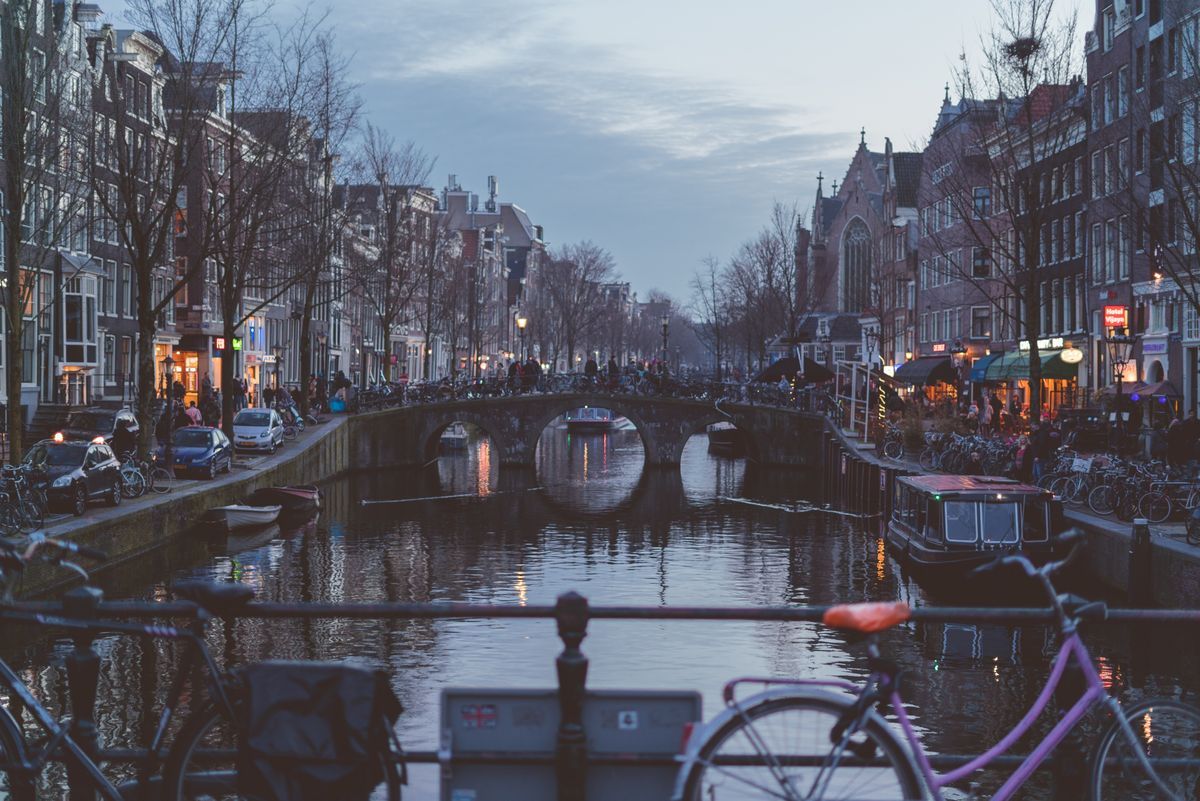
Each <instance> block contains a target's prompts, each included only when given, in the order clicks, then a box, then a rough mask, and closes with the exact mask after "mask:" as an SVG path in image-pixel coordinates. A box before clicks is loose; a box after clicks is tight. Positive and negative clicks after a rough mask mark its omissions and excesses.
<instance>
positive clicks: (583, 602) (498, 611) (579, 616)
mask: <svg viewBox="0 0 1200 801" xmlns="http://www.w3.org/2000/svg"><path fill="white" fill-rule="evenodd" d="M100 597H101V594H100V593H99V592H97V591H96V590H93V589H90V588H83V589H78V590H73V591H71V592H69V593H68V594H67V597H66V601H65V603H55V602H20V603H15V604H10V605H8V606H6V607H4V608H3V609H0V620H3V619H4V616H5V612H8V611H10V610H11V611H12V612H16V613H19V614H20V613H24V614H26V615H27V614H28V613H30V612H33V613H37V614H39V615H40V616H42V618H43V619H44V620H45V623H44V625H45V626H46V627H48V628H54V618H55V616H58V615H63V614H69V615H70V617H71V619H72V620H75V621H78V620H84V621H87V622H89V624H90V625H93V626H94V629H95V631H94V632H91V633H86V632H85V633H81V632H80V631H79V629H77V628H76V629H72V637H73V638H74V641H75V654H76V655H78V654H83V655H84V656H85V658H86V659H88V660H89V661H91V660H98V659H99V658H100V657H99V656H98V655H97V654H96V651H95V648H94V647H93V637H94V636H96V635H98V634H99V633H100V632H102V631H104V629H105V626H104V621H108V622H110V623H111V622H112V621H114V620H147V619H153V620H171V619H193V618H195V617H196V615H197V607H196V606H195V605H194V604H192V603H190V602H158V603H148V602H131V601H102V600H100ZM64 608H65V609H69V610H70V612H69V613H64ZM828 608H829V607H827V606H759V607H729V606H654V607H651V606H619V605H606V606H592V605H590V604H589V603H588V601H587V599H586V598H584V597H583V596H581V595H579V594H577V593H574V592H568V593H566V594H564V595H561V596H559V598H558V599H557V602H556V603H555V604H554V605H537V604H535V605H520V606H518V605H499V604H471V603H392V602H382V603H354V604H344V603H320V602H316V603H278V602H252V603H248V604H246V605H244V606H241V607H239V608H237V610H236V612H231V613H229V614H227V615H224V614H223V615H221V617H222V619H237V618H265V619H284V618H288V619H302V620H312V619H356V620H361V619H372V620H390V621H397V620H448V619H456V620H467V619H478V620H484V619H525V620H528V619H544V620H553V621H554V622H555V624H556V626H557V632H558V635H559V637H560V639H561V640H562V642H563V646H564V647H563V650H562V651H561V652H560V653H559V654H558V655H557V656H556V657H555V666H556V674H557V676H558V678H559V686H558V688H557V690H558V700H559V705H560V708H561V718H560V719H561V721H562V723H561V724H560V726H559V729H558V733H557V747H556V749H555V752H554V754H553V755H552V756H547V757H546V758H545V759H542V760H541V762H542V763H543V764H544V763H552V764H553V765H554V766H555V770H556V774H557V779H558V787H559V798H571V799H580V801H581V800H582V799H583V798H584V783H585V774H586V767H587V765H588V764H589V761H591V762H592V763H593V764H611V763H612V757H609V758H608V759H607V760H606V759H603V758H601V759H595V758H591V757H589V755H588V753H587V747H586V741H587V736H586V735H587V733H586V732H584V731H582V728H581V727H582V720H583V716H582V708H581V707H582V704H583V700H584V698H585V689H586V688H585V683H586V676H587V668H588V657H587V656H586V655H585V654H584V652H583V650H582V648H581V643H582V642H583V640H584V638H585V637H586V636H587V633H588V626H589V624H590V623H591V622H592V621H609V620H675V621H682V620H689V621H746V622H751V621H758V622H776V623H797V622H808V623H819V622H821V621H822V620H823V618H824V615H825V612H826V611H827V610H828ZM1078 617H1079V618H1080V619H1082V620H1084V621H1087V622H1089V623H1100V624H1108V625H1112V624H1124V625H1142V626H1144V625H1146V624H1151V623H1158V624H1171V625H1176V626H1177V625H1186V626H1189V627H1191V626H1200V609H1119V608H1118V609H1110V608H1107V607H1106V606H1104V605H1102V604H1089V605H1087V606H1084V607H1081V608H1080V609H1079V611H1078ZM909 620H910V621H911V622H912V623H917V624H942V623H958V624H984V625H987V624H991V625H1006V626H1013V627H1024V626H1039V625H1048V624H1051V623H1053V622H1054V620H1055V614H1054V612H1053V610H1051V609H1048V608H1046V609H1040V608H993V607H916V608H914V609H912V611H911V616H910V618H909ZM130 636H134V635H130ZM145 636H153V634H152V633H150V634H146V635H145ZM98 675H99V672H98V671H94V670H93V671H81V672H79V673H76V674H72V673H71V672H70V671H68V681H78V680H82V681H86V682H90V683H89V684H88V685H87V686H71V687H70V688H69V689H70V692H69V695H70V697H71V699H72V707H73V708H72V722H71V727H72V730H75V731H88V732H95V731H96V722H95V700H96V697H97V683H98ZM1060 703H1061V701H1060ZM1068 703H1069V700H1068ZM711 715H712V712H711V711H710V713H709V715H708V716H709V717H711ZM929 726H930V727H931V728H936V723H935V722H934V721H930V722H929ZM1070 746H1071V741H1070V740H1068V741H1067V742H1066V743H1064V744H1062V745H1060V746H1059V748H1057V749H1056V751H1055V753H1054V755H1053V756H1052V758H1051V759H1050V760H1047V762H1046V763H1044V764H1043V765H1041V766H1040V767H1039V770H1048V771H1050V773H1051V774H1052V776H1053V782H1054V798H1055V799H1068V798H1070V799H1075V798H1081V797H1083V795H1084V792H1083V786H1082V783H1083V782H1084V776H1085V771H1084V769H1083V768H1084V755H1083V753H1082V750H1081V749H1079V748H1078V747H1070ZM99 756H100V758H101V759H102V760H103V761H107V762H112V763H135V764H142V765H145V764H148V763H150V762H151V759H150V755H149V754H148V752H147V750H146V749H144V748H142V749H137V748H133V749H129V748H126V749H113V748H110V749H104V748H101V749H99ZM976 756H977V755H976V754H956V753H940V754H936V755H931V757H930V759H931V763H932V765H933V767H935V768H937V769H941V770H947V769H951V768H954V767H958V766H961V765H963V764H966V763H967V762H968V761H970V760H971V759H974V758H975V757H976ZM405 758H406V760H407V761H409V762H412V763H429V764H441V765H442V767H443V768H444V769H446V768H448V767H449V765H448V764H447V761H448V760H449V761H450V762H454V761H455V757H454V755H453V754H452V753H449V752H447V751H446V750H445V749H442V750H420V749H413V750H409V749H407V748H406V749H405ZM472 759H473V760H474V761H475V762H477V763H478V762H484V763H487V764H495V763H499V764H519V763H526V764H527V763H530V762H531V761H532V762H538V759H536V758H534V759H531V756H530V755H529V754H525V755H523V756H522V755H519V754H513V755H510V757H506V756H504V755H499V756H498V755H496V754H491V755H485V756H482V757H473V758H472V757H468V758H466V760H465V761H467V762H470V761H472ZM1025 759H1026V755H1020V754H1016V755H1014V754H1008V755H1004V756H1001V757H999V758H997V759H996V760H994V761H993V762H991V763H990V764H989V765H988V767H987V768H986V770H995V769H1004V768H1012V767H1015V766H1017V765H1019V764H1021V763H1022V762H1023V761H1024V760H1025ZM618 761H620V760H618ZM625 762H627V763H629V764H637V765H655V764H658V765H660V766H665V765H673V764H675V763H676V760H675V759H673V758H666V757H663V756H661V755H659V756H647V755H641V756H639V755H636V754H631V755H629V756H628V759H626V760H625ZM0 765H2V762H0ZM81 779H82V781H84V782H86V776H84V777H72V780H73V781H79V780H81ZM79 789H80V788H77V787H72V798H75V797H77V796H76V795H75V792H76V791H77V790H79ZM84 789H90V788H84Z"/></svg>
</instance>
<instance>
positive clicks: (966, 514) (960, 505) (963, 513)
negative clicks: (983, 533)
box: [944, 501, 979, 542]
mask: <svg viewBox="0 0 1200 801" xmlns="http://www.w3.org/2000/svg"><path fill="white" fill-rule="evenodd" d="M944 505H945V507H946V540H947V541H948V542H975V540H976V539H978V537H979V535H978V534H977V532H976V530H975V507H976V504H975V503H974V502H973V501H946V503H945V504H944Z"/></svg>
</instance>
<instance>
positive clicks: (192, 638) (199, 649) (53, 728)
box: [0, 609, 232, 801]
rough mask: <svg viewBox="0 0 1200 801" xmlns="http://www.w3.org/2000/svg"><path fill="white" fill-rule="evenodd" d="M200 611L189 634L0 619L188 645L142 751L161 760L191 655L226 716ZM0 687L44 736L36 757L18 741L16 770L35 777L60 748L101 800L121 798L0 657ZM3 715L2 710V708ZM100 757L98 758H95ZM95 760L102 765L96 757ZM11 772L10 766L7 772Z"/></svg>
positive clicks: (10, 616) (4, 615)
mask: <svg viewBox="0 0 1200 801" xmlns="http://www.w3.org/2000/svg"><path fill="white" fill-rule="evenodd" d="M205 614H206V613H204V612H203V611H202V610H201V612H200V615H199V616H198V617H197V619H196V624H195V626H194V627H193V630H187V629H180V628H176V627H173V626H153V625H151V626H145V625H139V624H136V623H120V622H109V621H97V620H86V621H85V620H76V619H73V618H66V617H58V616H55V615H46V614H41V613H32V612H30V613H26V612H16V611H13V610H7V609H0V619H6V620H16V621H22V622H30V623H37V624H39V625H43V626H52V627H55V628H65V629H72V630H76V631H79V630H83V631H96V630H102V631H106V632H119V633H123V634H133V635H138V636H143V637H151V638H154V639H164V640H180V641H183V642H186V643H189V644H191V645H192V646H193V647H192V648H189V649H187V652H186V653H185V654H184V656H183V659H182V661H181V663H180V667H179V670H178V671H177V672H176V675H175V678H174V680H173V681H172V684H171V691H170V694H169V695H168V699H169V700H168V702H167V703H166V704H165V705H164V706H163V709H162V712H161V713H160V715H159V721H158V725H157V727H156V728H155V732H154V737H153V739H152V741H151V743H150V745H149V747H148V751H149V753H150V755H151V756H152V757H156V758H159V759H161V758H162V756H163V754H164V748H163V745H164V741H165V739H166V733H167V727H168V726H169V725H170V723H171V719H172V718H173V716H174V714H175V711H176V709H175V704H176V703H178V701H179V699H180V697H181V696H182V694H183V683H184V681H186V679H187V676H188V675H189V674H190V673H191V670H192V667H193V665H194V663H195V661H196V658H197V657H196V654H199V658H200V660H201V661H203V662H204V663H205V665H206V666H207V668H208V671H209V682H208V683H209V689H210V690H211V691H212V694H213V701H214V702H216V703H217V704H220V705H222V706H223V707H224V708H225V709H226V711H227V712H229V713H230V714H232V704H231V702H230V700H229V697H228V696H227V695H226V693H225V690H224V688H223V686H222V683H221V680H220V676H221V673H220V671H219V669H218V667H217V665H216V663H215V662H214V661H213V658H212V655H211V654H210V653H209V652H208V648H207V647H205V645H204V640H203V638H202V636H201V632H202V630H203V625H204V623H205V621H206V616H205ZM0 684H2V685H4V686H6V687H7V688H8V689H9V691H10V693H11V698H12V699H14V700H15V701H17V702H18V703H19V705H20V706H19V707H18V708H19V709H21V710H25V709H27V710H29V712H30V714H31V715H32V717H33V720H34V722H36V723H37V724H38V726H39V727H40V728H41V729H42V731H44V732H45V733H46V734H47V735H48V739H47V743H46V745H45V747H44V748H42V749H41V751H40V753H38V754H34V755H30V754H28V753H27V752H26V750H25V743H24V742H23V741H20V742H18V744H17V745H18V747H19V748H20V753H18V754H14V755H13V758H14V759H15V760H16V761H17V763H18V766H19V768H20V769H21V770H22V771H24V772H27V773H30V774H31V775H34V776H36V775H37V774H39V773H41V772H42V770H44V769H45V767H46V765H47V764H49V762H50V761H51V759H52V757H53V755H54V753H55V752H56V751H57V750H58V749H59V747H60V746H61V747H62V748H64V749H66V752H67V757H68V758H69V759H71V760H73V761H74V762H75V763H76V764H77V765H78V766H79V767H81V768H82V769H83V770H84V771H85V772H86V773H87V775H88V777H89V778H90V779H91V782H92V784H93V786H94V789H95V790H96V791H97V792H99V793H100V795H101V796H102V797H103V798H104V799H105V801H125V798H126V796H125V795H124V794H123V793H122V792H121V790H120V789H119V788H118V787H117V786H116V785H114V784H113V783H112V782H111V781H109V780H108V778H107V777H106V776H105V775H104V774H103V773H102V772H101V771H100V767H99V766H98V765H97V764H96V761H95V760H94V759H93V757H92V756H91V755H90V754H89V753H88V752H87V750H85V748H84V747H83V746H81V745H80V744H79V743H78V742H76V741H75V739H74V738H72V737H71V734H70V727H69V724H68V725H64V721H60V720H58V719H56V718H55V717H54V716H53V715H52V714H51V713H50V711H49V710H47V709H46V708H45V707H44V706H42V705H41V704H40V703H39V702H38V700H37V698H35V697H34V695H33V693H31V692H30V691H29V689H28V688H27V687H26V686H25V682H24V681H23V680H22V679H21V677H20V676H19V675H18V674H17V672H16V671H14V670H13V669H12V667H11V666H10V665H9V664H8V663H7V662H6V661H4V660H3V659H0ZM6 711H7V710H6ZM20 717H21V716H20V714H18V715H14V716H13V718H14V722H16V723H17V725H18V731H19V730H20ZM101 756H102V755H101ZM100 761H103V759H102V758H101V760H100ZM10 770H11V768H10Z"/></svg>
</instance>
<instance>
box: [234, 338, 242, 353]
mask: <svg viewBox="0 0 1200 801" xmlns="http://www.w3.org/2000/svg"><path fill="white" fill-rule="evenodd" d="M233 349H234V350H241V349H242V338H241V337H234V338H233Z"/></svg>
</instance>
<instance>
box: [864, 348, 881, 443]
mask: <svg viewBox="0 0 1200 801" xmlns="http://www.w3.org/2000/svg"><path fill="white" fill-rule="evenodd" d="M865 339H866V341H867V377H866V383H865V386H864V387H863V442H866V441H868V440H869V439H870V438H871V437H870V432H871V373H872V372H873V370H874V368H875V346H876V345H878V344H879V331H878V329H876V328H868V329H867V331H866V335H865Z"/></svg>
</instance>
